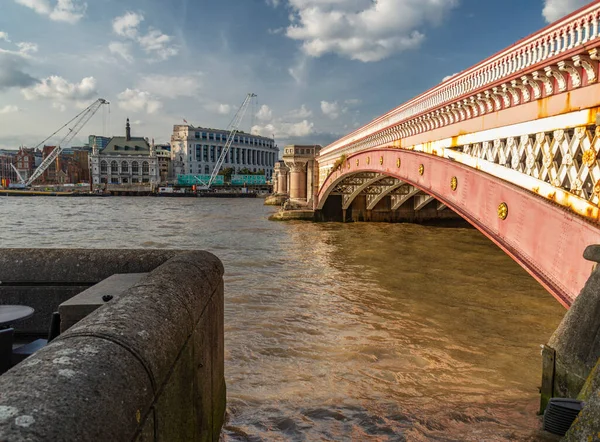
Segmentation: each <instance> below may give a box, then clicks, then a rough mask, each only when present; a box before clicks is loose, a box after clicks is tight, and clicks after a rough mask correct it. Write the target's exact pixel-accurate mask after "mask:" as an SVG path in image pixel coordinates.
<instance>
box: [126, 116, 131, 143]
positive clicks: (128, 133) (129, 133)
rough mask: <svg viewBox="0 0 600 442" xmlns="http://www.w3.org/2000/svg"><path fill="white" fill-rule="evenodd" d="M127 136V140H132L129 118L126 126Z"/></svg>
mask: <svg viewBox="0 0 600 442" xmlns="http://www.w3.org/2000/svg"><path fill="white" fill-rule="evenodd" d="M125 137H126V138H127V141H131V127H130V126H129V118H128V119H127V125H126V126H125Z"/></svg>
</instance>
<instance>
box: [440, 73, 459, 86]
mask: <svg viewBox="0 0 600 442" xmlns="http://www.w3.org/2000/svg"><path fill="white" fill-rule="evenodd" d="M458 74H459V73H458V72H455V73H454V74H452V75H446V76H445V77H444V78H442V83H443V82H444V81H448V80H450V79H451V78H452V77H454V76H456V75H458Z"/></svg>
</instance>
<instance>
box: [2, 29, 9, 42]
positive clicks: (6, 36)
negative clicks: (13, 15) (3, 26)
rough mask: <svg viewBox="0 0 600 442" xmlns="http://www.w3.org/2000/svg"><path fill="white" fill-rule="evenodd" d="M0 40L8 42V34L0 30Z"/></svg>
mask: <svg viewBox="0 0 600 442" xmlns="http://www.w3.org/2000/svg"><path fill="white" fill-rule="evenodd" d="M0 40H4V41H6V42H8V43H10V40H9V39H8V34H7V33H6V32H2V31H0Z"/></svg>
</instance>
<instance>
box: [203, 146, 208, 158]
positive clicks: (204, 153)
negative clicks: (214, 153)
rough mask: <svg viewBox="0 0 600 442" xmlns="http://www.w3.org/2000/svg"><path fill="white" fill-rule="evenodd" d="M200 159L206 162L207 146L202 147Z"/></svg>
mask: <svg viewBox="0 0 600 442" xmlns="http://www.w3.org/2000/svg"><path fill="white" fill-rule="evenodd" d="M202 158H203V159H204V161H208V145H206V144H205V145H204V146H202Z"/></svg>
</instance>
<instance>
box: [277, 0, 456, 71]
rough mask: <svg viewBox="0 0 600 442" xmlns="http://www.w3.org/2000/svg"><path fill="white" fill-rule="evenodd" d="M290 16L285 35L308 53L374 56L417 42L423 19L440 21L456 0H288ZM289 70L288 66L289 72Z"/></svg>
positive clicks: (374, 58)
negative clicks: (291, 17) (291, 18)
mask: <svg viewBox="0 0 600 442" xmlns="http://www.w3.org/2000/svg"><path fill="white" fill-rule="evenodd" d="M288 3H289V5H290V7H291V9H292V11H293V20H290V21H291V24H290V26H288V28H287V31H286V35H287V36H288V37H289V38H291V39H294V40H298V41H301V42H302V51H303V52H304V53H305V54H307V55H309V56H312V57H320V56H322V55H325V54H327V53H334V54H338V55H340V56H342V57H345V58H349V59H352V60H360V61H363V62H371V61H379V60H383V59H384V58H387V57H389V56H390V55H392V54H394V53H397V52H401V51H404V50H407V49H411V48H415V47H417V46H418V45H419V44H420V43H421V42H422V41H423V38H424V35H423V34H422V33H421V32H419V31H418V28H419V27H420V26H422V25H423V24H425V23H427V22H430V23H433V24H436V23H439V22H440V21H441V20H442V18H443V17H444V15H445V14H446V13H447V12H448V11H449V10H450V9H452V8H453V7H455V6H457V5H458V0H378V1H372V0H355V1H342V0H288ZM290 74H291V72H290Z"/></svg>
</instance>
